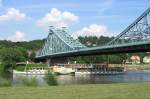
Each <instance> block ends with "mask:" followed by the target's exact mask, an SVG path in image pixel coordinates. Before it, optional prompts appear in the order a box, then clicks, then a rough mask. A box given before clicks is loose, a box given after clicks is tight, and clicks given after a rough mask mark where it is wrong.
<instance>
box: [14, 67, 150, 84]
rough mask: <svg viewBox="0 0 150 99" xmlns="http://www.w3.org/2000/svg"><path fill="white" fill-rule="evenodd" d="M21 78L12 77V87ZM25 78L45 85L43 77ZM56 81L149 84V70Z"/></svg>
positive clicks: (68, 76) (61, 78)
mask: <svg viewBox="0 0 150 99" xmlns="http://www.w3.org/2000/svg"><path fill="white" fill-rule="evenodd" d="M21 76H26V75H20V74H19V75H14V76H13V83H14V85H18V84H19V83H20V79H19V78H20V77H21ZM26 77H29V78H30V77H36V78H37V80H38V82H39V83H40V85H45V84H46V83H45V81H44V79H43V78H44V75H28V76H26ZM57 81H58V83H59V84H60V85H71V84H105V83H131V82H150V70H143V71H127V72H126V73H124V74H120V75H88V74H87V75H85V74H83V75H59V76H57Z"/></svg>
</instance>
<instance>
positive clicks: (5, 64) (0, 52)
mask: <svg viewBox="0 0 150 99" xmlns="http://www.w3.org/2000/svg"><path fill="white" fill-rule="evenodd" d="M24 60H25V58H24V57H23V54H22V52H21V51H20V50H18V49H14V48H2V49H0V61H1V67H0V72H1V75H2V76H3V77H4V76H6V75H7V74H8V73H9V72H10V73H9V74H11V72H12V69H13V68H14V67H15V64H16V62H20V61H24Z"/></svg>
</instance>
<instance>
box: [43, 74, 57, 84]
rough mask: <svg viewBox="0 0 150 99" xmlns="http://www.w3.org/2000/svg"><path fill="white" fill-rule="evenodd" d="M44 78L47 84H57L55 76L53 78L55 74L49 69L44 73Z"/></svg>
mask: <svg viewBox="0 0 150 99" xmlns="http://www.w3.org/2000/svg"><path fill="white" fill-rule="evenodd" d="M45 80H46V82H47V84H48V85H49V86H56V85H58V83H57V80H56V78H55V75H54V74H52V73H51V72H50V71H48V72H47V73H46V74H45Z"/></svg>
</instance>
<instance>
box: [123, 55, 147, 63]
mask: <svg viewBox="0 0 150 99" xmlns="http://www.w3.org/2000/svg"><path fill="white" fill-rule="evenodd" d="M141 60H143V63H146V64H150V55H147V56H144V57H143V59H141V58H140V56H139V55H132V56H131V57H130V59H129V60H127V61H126V63H127V64H140V63H141Z"/></svg>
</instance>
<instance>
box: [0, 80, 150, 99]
mask: <svg viewBox="0 0 150 99" xmlns="http://www.w3.org/2000/svg"><path fill="white" fill-rule="evenodd" d="M8 90H9V91H8ZM149 92H150V83H147V82H146V83H120V84H88V85H67V86H49V87H2V88H1V90H0V99H42V98H43V97H44V99H150V94H149Z"/></svg>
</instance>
